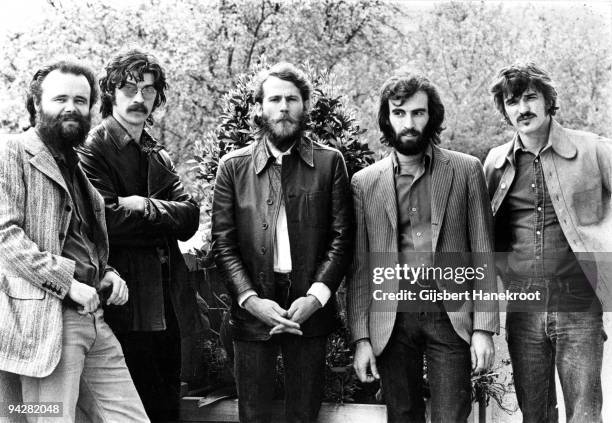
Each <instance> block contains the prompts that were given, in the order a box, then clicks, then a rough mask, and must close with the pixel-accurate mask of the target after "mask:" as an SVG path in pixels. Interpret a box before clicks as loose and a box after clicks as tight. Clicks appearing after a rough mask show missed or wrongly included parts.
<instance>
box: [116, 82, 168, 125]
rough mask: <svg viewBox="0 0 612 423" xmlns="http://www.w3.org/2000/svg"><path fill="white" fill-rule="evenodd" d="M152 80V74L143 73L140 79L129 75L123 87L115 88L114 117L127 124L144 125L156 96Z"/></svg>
mask: <svg viewBox="0 0 612 423" xmlns="http://www.w3.org/2000/svg"><path fill="white" fill-rule="evenodd" d="M154 82H155V78H154V76H153V74H151V73H145V74H143V75H142V81H136V80H135V79H134V78H132V77H129V78H128V79H127V80H126V82H125V85H124V86H123V87H121V88H115V104H114V105H113V116H114V117H115V119H117V120H118V121H119V122H121V123H123V124H124V125H128V126H144V123H145V121H146V120H147V118H148V117H149V115H150V114H151V112H152V111H153V104H154V103H155V98H156V97H157V91H156V90H155V87H154V86H153V83H154Z"/></svg>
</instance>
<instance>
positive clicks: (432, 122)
mask: <svg viewBox="0 0 612 423" xmlns="http://www.w3.org/2000/svg"><path fill="white" fill-rule="evenodd" d="M418 91H423V92H424V93H425V94H427V109H428V113H429V121H428V122H427V125H426V126H425V129H424V130H423V137H424V138H425V139H426V140H428V141H429V142H431V143H433V144H439V143H440V134H441V133H442V131H444V129H445V128H443V127H442V123H443V122H444V104H442V100H441V99H440V94H439V93H438V88H437V87H436V86H435V85H434V84H433V83H432V82H431V81H430V80H429V79H427V78H426V77H424V76H423V75H418V74H400V75H395V76H392V77H391V78H389V79H387V80H386V81H385V83H384V84H383V86H382V89H381V90H380V105H379V108H378V126H379V127H380V130H381V131H382V136H381V138H380V141H381V143H383V144H386V145H389V144H391V143H392V142H393V138H394V137H395V131H394V130H393V126H391V122H390V120H389V100H402V101H405V100H407V99H408V98H410V97H412V96H413V95H414V94H416V93H417V92H418Z"/></svg>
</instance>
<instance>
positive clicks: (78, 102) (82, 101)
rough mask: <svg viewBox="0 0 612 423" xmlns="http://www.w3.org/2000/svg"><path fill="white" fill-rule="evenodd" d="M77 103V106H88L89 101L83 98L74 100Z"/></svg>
mask: <svg viewBox="0 0 612 423" xmlns="http://www.w3.org/2000/svg"><path fill="white" fill-rule="evenodd" d="M74 102H75V103H77V104H83V105H86V104H87V99H86V98H83V97H78V98H76V99H75V100H74Z"/></svg>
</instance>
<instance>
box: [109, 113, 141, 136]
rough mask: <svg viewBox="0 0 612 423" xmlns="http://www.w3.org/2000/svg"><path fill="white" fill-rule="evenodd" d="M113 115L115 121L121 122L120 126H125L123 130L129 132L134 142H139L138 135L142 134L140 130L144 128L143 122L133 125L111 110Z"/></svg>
mask: <svg viewBox="0 0 612 423" xmlns="http://www.w3.org/2000/svg"><path fill="white" fill-rule="evenodd" d="M113 117H114V118H115V119H117V122H119V123H120V124H121V126H123V128H125V130H126V131H127V132H128V134H130V136H131V137H132V138H133V139H134V140H135V141H136V142H138V143H140V137H141V136H142V131H143V129H144V123H142V124H138V125H134V124H132V123H129V122H127V121H126V120H125V119H123V118H122V117H121V116H119V114H118V113H115V112H114V111H113Z"/></svg>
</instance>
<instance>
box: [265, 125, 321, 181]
mask: <svg viewBox="0 0 612 423" xmlns="http://www.w3.org/2000/svg"><path fill="white" fill-rule="evenodd" d="M268 144H271V143H269V142H268V140H267V138H266V137H259V138H258V139H257V140H256V141H255V146H254V147H253V164H254V166H255V173H257V174H259V173H261V171H263V170H264V168H265V167H266V166H267V165H268V163H269V162H271V160H270V159H271V158H272V159H275V160H276V159H277V157H276V156H274V155H273V153H272V152H271V151H270V148H269V146H268ZM277 151H278V150H277ZM295 152H297V154H298V156H299V157H300V158H301V159H302V161H304V163H306V164H307V165H308V166H310V167H314V160H313V156H314V154H313V142H312V140H311V139H310V137H308V136H307V135H305V134H303V135H302V136H301V137H300V139H298V140H297V141H296V142H295V144H293V146H292V147H291V148H290V149H289V150H287V152H286V154H282V155H289V154H295Z"/></svg>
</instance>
